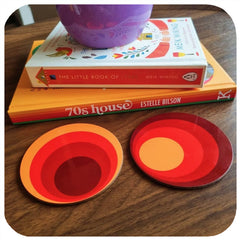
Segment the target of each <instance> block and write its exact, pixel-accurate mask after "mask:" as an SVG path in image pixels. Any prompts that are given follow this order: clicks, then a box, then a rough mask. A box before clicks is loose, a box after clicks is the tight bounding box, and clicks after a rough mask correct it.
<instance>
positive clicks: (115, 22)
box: [56, 5, 153, 48]
mask: <svg viewBox="0 0 240 240" xmlns="http://www.w3.org/2000/svg"><path fill="white" fill-rule="evenodd" d="M56 7H57V12H58V15H59V17H60V20H61V22H62V24H63V25H64V26H65V28H66V30H67V31H68V33H69V34H70V35H71V36H72V37H73V38H74V39H75V40H76V41H78V42H79V43H80V44H83V45H85V46H88V47H92V48H111V47H116V46H122V45H125V44H128V43H130V42H132V41H134V40H136V39H137V38H138V36H139V35H140V34H141V33H142V30H143V28H144V27H145V24H146V22H147V21H148V19H149V18H150V16H151V12H152V7H153V5H57V6H56Z"/></svg>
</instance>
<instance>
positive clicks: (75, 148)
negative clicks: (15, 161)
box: [20, 123, 123, 204]
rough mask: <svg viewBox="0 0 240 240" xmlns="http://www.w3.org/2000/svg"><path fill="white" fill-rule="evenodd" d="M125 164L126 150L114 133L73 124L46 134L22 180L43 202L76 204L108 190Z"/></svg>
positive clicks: (27, 158) (28, 158)
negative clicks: (124, 153)
mask: <svg viewBox="0 0 240 240" xmlns="http://www.w3.org/2000/svg"><path fill="white" fill-rule="evenodd" d="M122 162H123V153H122V147H121V145H120V143H119V141H118V140H117V138H116V137H115V136H114V135H113V134H112V133H111V132H109V131H108V130H106V129H104V128H102V127H99V126H96V125H92V124H82V123H79V124H69V125H65V126H62V127H58V128H55V129H53V130H51V131H49V132H47V133H45V134H43V135H42V136H40V137H39V138H38V139H37V140H36V141H35V142H34V143H33V144H32V145H31V146H30V147H29V148H28V150H27V151H26V153H25V155H24V157H23V159H22V162H21V166H20V178H21V180H22V183H23V185H24V187H25V188H26V190H27V191H28V192H29V193H30V194H32V195H33V196H34V197H36V198H38V199H39V200H42V201H45V202H49V203H56V204H68V203H75V202H80V201H83V200H86V199H88V198H91V197H93V196H95V195H96V194H98V193H100V192H102V191H103V190H104V189H105V188H107V187H108V186H109V185H110V184H111V183H112V182H113V180H114V179H115V178H116V177H117V176H118V174H119V172H120V170H121V166H122Z"/></svg>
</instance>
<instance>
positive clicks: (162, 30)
mask: <svg viewBox="0 0 240 240" xmlns="http://www.w3.org/2000/svg"><path fill="white" fill-rule="evenodd" d="M99 34H100V33H99ZM109 34H116V33H111V31H110V32H109ZM28 60H29V61H28V62H27V64H26V66H25V68H24V70H23V73H22V75H21V77H20V80H19V83H18V85H17V88H16V90H15V93H14V96H13V99H12V101H11V104H10V106H9V110H8V114H9V116H10V118H11V121H12V123H14V124H21V123H29V122H35V121H46V120H54V119H63V118H75V117H84V116H90V115H103V114H109V113H119V112H127V111H136V110H144V109H154V108H163V107H169V106H178V105H186V104H198V103H203V102H218V101H228V100H233V99H234V98H235V95H236V84H235V83H234V81H233V80H232V79H231V78H230V77H229V76H228V74H227V73H226V72H225V71H224V70H223V68H222V67H221V66H220V65H219V64H218V63H217V62H216V60H215V59H214V58H213V56H212V55H211V54H210V53H209V52H208V51H207V49H206V48H205V47H204V46H202V45H201V44H200V41H199V39H198V36H197V33H196V31H195V29H194V25H193V23H192V20H191V18H176V19H150V20H149V22H148V23H147V25H146V27H145V29H144V31H143V32H142V34H141V35H140V36H139V38H138V39H137V40H136V41H134V42H132V43H130V44H128V45H125V46H121V47H115V48H111V49H92V48H87V47H84V46H81V45H79V44H78V43H77V42H75V41H74V40H73V39H72V38H71V36H69V34H68V33H67V32H66V30H65V29H64V27H63V25H62V24H61V23H59V24H58V25H57V26H56V27H55V28H54V30H53V31H52V32H51V33H50V35H49V36H48V37H47V39H46V40H45V41H42V40H41V41H35V42H34V43H33V46H32V49H31V52H30V54H29V58H28Z"/></svg>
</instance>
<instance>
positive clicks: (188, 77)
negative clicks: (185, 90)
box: [182, 72, 198, 82]
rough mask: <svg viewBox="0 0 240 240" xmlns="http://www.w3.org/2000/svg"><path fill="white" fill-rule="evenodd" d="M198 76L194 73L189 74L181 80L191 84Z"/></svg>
mask: <svg viewBox="0 0 240 240" xmlns="http://www.w3.org/2000/svg"><path fill="white" fill-rule="evenodd" d="M197 77H198V75H197V73H195V72H189V73H186V74H184V75H183V76H182V78H183V79H184V80H186V81H189V82H193V81H195V80H196V79H197Z"/></svg>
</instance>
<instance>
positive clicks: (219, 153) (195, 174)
mask: <svg viewBox="0 0 240 240" xmlns="http://www.w3.org/2000/svg"><path fill="white" fill-rule="evenodd" d="M130 149H131V154H132V157H133V159H134V161H135V162H136V164H137V165H138V166H139V167H140V168H141V169H142V171H143V172H145V173H146V174H147V175H149V176H150V177H152V178H154V179H156V180H158V181H159V182H162V183H165V184H167V185H171V186H175V187H183V188H194V187H202V186H205V185H208V184H210V183H213V182H215V181H217V180H219V179H220V178H222V177H223V176H224V175H225V173H226V172H227V171H228V169H229V168H230V166H231V163H232V146H231V143H230V141H229V140H228V138H227V137H226V136H225V134H224V133H223V132H222V131H221V130H220V129H219V128H218V127H217V126H215V125H214V124H213V123H211V122H209V121H207V120H206V119H203V118H201V117H198V116H195V115H192V114H187V113H164V114H161V115H157V116H155V117H152V118H150V119H147V120H146V121H144V122H143V123H141V124H140V125H139V126H138V127H137V128H136V129H135V131H134V132H133V134H132V136H131V141H130Z"/></svg>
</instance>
